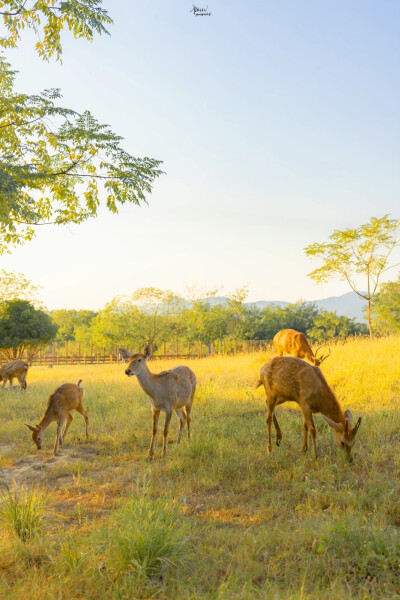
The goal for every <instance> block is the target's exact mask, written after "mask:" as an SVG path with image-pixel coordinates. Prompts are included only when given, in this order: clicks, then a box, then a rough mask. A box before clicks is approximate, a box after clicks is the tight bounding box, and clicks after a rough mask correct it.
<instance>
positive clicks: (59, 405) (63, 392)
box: [25, 379, 89, 456]
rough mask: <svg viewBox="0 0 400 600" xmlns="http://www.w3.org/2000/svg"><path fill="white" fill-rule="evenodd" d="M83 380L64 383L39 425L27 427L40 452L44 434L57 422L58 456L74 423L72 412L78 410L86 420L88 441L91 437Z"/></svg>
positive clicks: (50, 398)
mask: <svg viewBox="0 0 400 600" xmlns="http://www.w3.org/2000/svg"><path fill="white" fill-rule="evenodd" d="M81 383H82V379H80V380H79V381H78V384H76V383H64V384H63V385H61V386H60V387H59V388H57V389H56V390H55V391H54V392H53V393H52V394H50V396H49V399H48V402H47V408H46V411H45V413H44V415H43V417H42V418H41V419H40V421H39V423H38V424H37V425H34V426H33V425H27V424H26V423H25V426H26V427H27V428H28V429H30V431H32V440H33V441H34V442H35V444H36V446H37V448H38V450H40V449H41V447H42V443H43V437H44V432H45V430H46V429H47V427H48V426H49V425H50V424H51V423H53V421H57V434H56V441H55V444H54V456H57V450H58V447H59V446H62V445H63V442H64V440H65V436H66V435H67V431H68V429H69V426H70V425H71V422H72V415H71V412H70V411H71V410H76V411H77V412H78V413H80V414H81V415H82V416H83V418H84V419H85V425H86V439H88V437H89V417H88V415H87V412H86V411H85V409H84V408H83V404H82V398H83V388H81ZM64 423H65V429H64V432H63V433H62V428H63V425H64Z"/></svg>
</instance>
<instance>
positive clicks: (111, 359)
mask: <svg viewBox="0 0 400 600" xmlns="http://www.w3.org/2000/svg"><path fill="white" fill-rule="evenodd" d="M112 364H113V355H112V354H110V365H112Z"/></svg>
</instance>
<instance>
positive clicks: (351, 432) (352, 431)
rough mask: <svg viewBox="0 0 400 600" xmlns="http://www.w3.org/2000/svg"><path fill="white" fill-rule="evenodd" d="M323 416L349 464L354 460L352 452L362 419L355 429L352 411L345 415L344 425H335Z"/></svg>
mask: <svg viewBox="0 0 400 600" xmlns="http://www.w3.org/2000/svg"><path fill="white" fill-rule="evenodd" d="M322 416H323V417H324V419H325V421H326V422H327V423H328V425H329V426H330V427H331V428H332V429H333V434H334V436H335V442H336V444H337V445H338V446H339V448H342V450H344V451H345V452H346V455H347V458H348V460H349V462H352V461H353V458H352V456H351V450H352V448H353V446H354V442H355V437H356V434H357V431H358V428H359V427H360V424H361V417H359V419H358V421H357V423H356V425H355V427H353V415H352V414H351V411H350V410H346V411H345V413H344V418H345V421H344V423H335V422H334V421H332V420H331V419H329V418H328V417H326V416H325V415H322Z"/></svg>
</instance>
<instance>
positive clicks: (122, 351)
mask: <svg viewBox="0 0 400 600" xmlns="http://www.w3.org/2000/svg"><path fill="white" fill-rule="evenodd" d="M118 352H119V355H120V356H121V357H122V358H123V359H124V360H127V359H128V358H131V356H133V355H132V352H129V350H126V349H125V348H118Z"/></svg>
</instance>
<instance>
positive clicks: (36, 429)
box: [25, 423, 44, 450]
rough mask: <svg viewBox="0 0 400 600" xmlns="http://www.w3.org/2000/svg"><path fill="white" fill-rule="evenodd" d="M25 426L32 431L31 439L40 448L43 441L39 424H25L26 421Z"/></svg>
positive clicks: (42, 432) (42, 433)
mask: <svg viewBox="0 0 400 600" xmlns="http://www.w3.org/2000/svg"><path fill="white" fill-rule="evenodd" d="M25 427H27V428H28V429H29V430H30V431H32V440H33V441H34V442H35V444H36V447H37V449H38V450H40V449H41V447H42V443H43V436H44V431H43V429H42V428H41V427H40V425H27V424H26V423H25Z"/></svg>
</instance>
